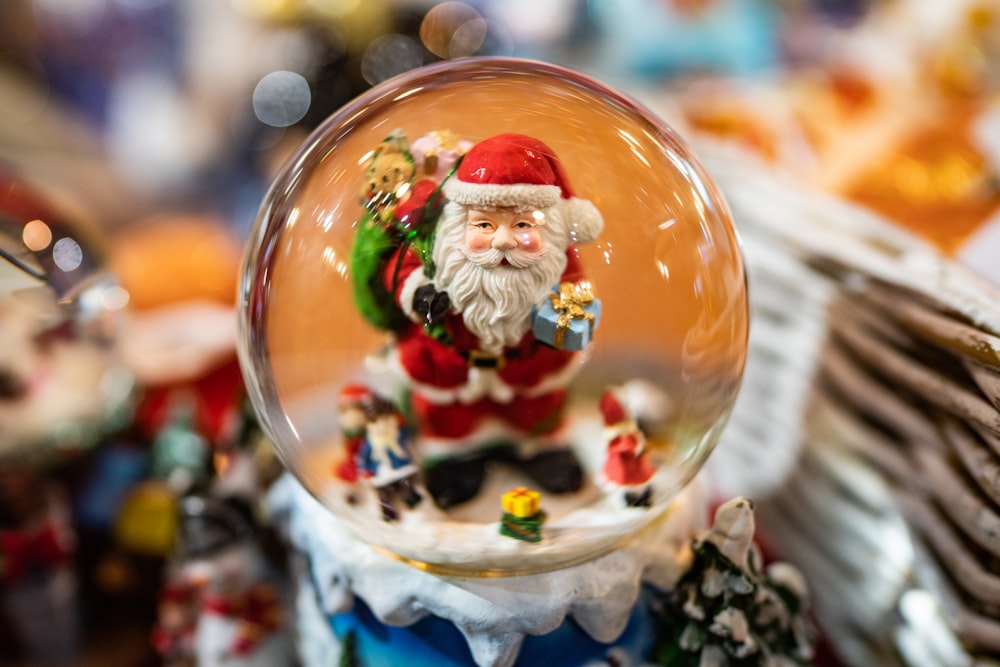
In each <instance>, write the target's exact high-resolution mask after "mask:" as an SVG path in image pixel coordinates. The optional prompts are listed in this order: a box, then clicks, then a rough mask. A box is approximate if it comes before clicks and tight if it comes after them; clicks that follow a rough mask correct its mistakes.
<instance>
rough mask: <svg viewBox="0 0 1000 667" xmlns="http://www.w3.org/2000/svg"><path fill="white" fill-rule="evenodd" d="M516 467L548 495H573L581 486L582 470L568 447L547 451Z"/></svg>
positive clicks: (524, 460) (518, 463) (520, 461)
mask: <svg viewBox="0 0 1000 667" xmlns="http://www.w3.org/2000/svg"><path fill="white" fill-rule="evenodd" d="M517 467H519V468H520V469H521V470H523V471H524V472H525V473H526V474H527V475H528V476H529V477H531V479H533V480H534V481H535V482H536V483H537V484H538V486H540V487H541V488H542V490H543V491H548V492H549V493H556V494H559V493H573V492H574V491H579V490H580V487H582V486H583V468H582V467H581V466H580V462H579V461H578V460H577V459H576V455H575V454H573V451H572V450H571V449H569V448H568V447H566V448H562V447H560V448H559V449H547V450H544V451H542V452H541V453H539V454H536V455H535V456H532V457H531V458H527V459H521V460H519V461H518V462H517Z"/></svg>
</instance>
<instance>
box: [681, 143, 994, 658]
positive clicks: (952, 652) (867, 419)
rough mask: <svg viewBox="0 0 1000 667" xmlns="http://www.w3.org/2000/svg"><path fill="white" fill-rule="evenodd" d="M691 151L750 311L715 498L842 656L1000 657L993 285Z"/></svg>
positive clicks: (820, 203) (764, 172)
mask: <svg viewBox="0 0 1000 667" xmlns="http://www.w3.org/2000/svg"><path fill="white" fill-rule="evenodd" d="M697 152H698V153H699V155H700V156H701V157H702V159H703V161H704V162H705V164H706V167H707V168H708V170H709V172H710V173H712V174H713V176H714V177H715V179H716V180H717V182H718V183H719V185H720V186H721V188H722V190H723V192H724V193H725V194H726V197H727V199H728V201H729V204H730V206H731V208H732V210H733V215H734V219H735V220H736V224H737V227H738V229H739V231H740V233H741V234H742V235H743V237H744V239H745V253H746V258H747V265H748V272H749V276H750V290H751V291H750V295H751V308H752V317H753V320H752V327H751V345H750V360H749V363H748V368H747V375H746V379H745V381H744V385H743V389H742V391H741V394H740V397H739V400H738V401H737V405H736V408H735V410H734V414H733V416H732V418H731V421H730V426H729V427H728V429H727V431H726V434H725V435H724V437H723V442H722V443H721V444H720V446H719V448H718V450H717V451H716V453H715V454H714V455H713V457H712V459H711V460H710V464H709V465H710V472H711V473H712V474H713V475H714V477H715V479H716V481H717V482H718V484H719V488H720V493H722V494H736V493H739V494H744V495H747V496H749V497H752V498H755V499H756V500H757V506H758V509H759V517H760V524H761V526H762V533H763V539H764V542H765V544H768V545H769V547H770V548H771V550H772V551H774V552H775V553H776V555H779V556H780V557H782V558H785V559H788V560H790V561H792V562H794V563H795V564H797V565H798V566H799V567H800V568H802V570H803V571H804V572H805V574H806V575H807V577H808V578H809V580H810V584H811V587H812V590H813V594H814V597H815V606H816V609H817V615H818V621H819V623H820V625H821V626H822V628H823V630H824V632H825V633H826V634H827V635H828V636H829V637H830V640H831V642H832V643H833V644H834V646H835V647H836V649H837V651H838V653H840V656H841V657H842V659H843V660H844V661H845V662H847V663H849V664H851V665H858V666H865V667H868V666H871V665H948V666H950V665H955V666H956V667H957V666H959V665H970V664H974V663H975V664H1000V663H996V662H992V661H995V660H996V659H997V656H998V655H1000V291H998V290H997V289H996V288H995V287H993V286H992V285H990V284H987V283H985V282H983V281H982V280H980V279H979V278H977V277H976V276H974V275H972V274H971V273H970V272H968V271H967V270H965V269H964V268H963V267H961V266H958V265H957V264H955V263H954V262H952V261H950V260H948V259H947V258H945V257H943V256H941V255H940V254H939V253H938V252H937V251H936V250H935V249H934V248H932V247H931V246H929V245H927V244H925V243H923V242H921V241H920V240H918V239H916V238H914V237H912V236H911V235H909V234H908V233H907V232H905V231H902V230H900V229H899V228H897V227H895V226H893V225H891V224H889V223H887V222H886V221H885V220H882V219H880V218H878V217H877V216H875V215H873V214H872V213H870V212H867V211H865V210H862V209H860V208H858V207H855V206H852V205H850V204H848V203H846V202H844V201H841V200H838V199H836V198H834V197H831V196H827V195H823V194H820V193H817V192H815V191H810V189H809V188H807V187H806V186H804V185H803V184H802V183H799V182H797V181H796V180H795V179H794V178H792V177H791V176H789V175H785V174H779V173H776V172H775V171H774V170H772V169H769V168H768V167H767V166H766V165H762V164H760V163H757V162H755V161H754V159H753V158H752V157H749V156H746V155H743V154H741V153H739V152H737V151H736V149H734V148H732V147H730V146H723V145H717V144H714V143H703V144H699V145H698V146H697ZM998 261H1000V257H998ZM976 660H978V661H979V662H976Z"/></svg>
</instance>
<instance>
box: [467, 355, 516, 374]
mask: <svg viewBox="0 0 1000 667" xmlns="http://www.w3.org/2000/svg"><path fill="white" fill-rule="evenodd" d="M506 363H507V359H506V358H504V356H503V355H502V354H500V355H493V354H487V353H485V352H483V351H482V350H471V351H470V352H469V368H493V369H495V370H498V371H500V370H503V367H504V364H506Z"/></svg>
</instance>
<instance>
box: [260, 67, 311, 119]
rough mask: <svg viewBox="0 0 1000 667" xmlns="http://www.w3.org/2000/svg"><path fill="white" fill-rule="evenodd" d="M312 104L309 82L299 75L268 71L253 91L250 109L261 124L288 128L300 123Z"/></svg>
mask: <svg viewBox="0 0 1000 667" xmlns="http://www.w3.org/2000/svg"><path fill="white" fill-rule="evenodd" d="M311 103H312V93H311V92H310V91H309V82H308V81H306V79H305V77H304V76H302V75H301V74H297V73H295V72H288V71H280V72H271V73H270V74H268V75H267V76H265V77H264V78H263V79H261V80H260V82H259V83H258V84H257V87H256V88H254V91H253V110H254V113H255V114H256V115H257V118H258V119H260V122H262V123H264V124H266V125H271V126H273V127H288V126H289V125H294V124H295V123H297V122H299V121H300V120H302V117H303V116H305V115H306V112H307V111H309V105H310V104H311Z"/></svg>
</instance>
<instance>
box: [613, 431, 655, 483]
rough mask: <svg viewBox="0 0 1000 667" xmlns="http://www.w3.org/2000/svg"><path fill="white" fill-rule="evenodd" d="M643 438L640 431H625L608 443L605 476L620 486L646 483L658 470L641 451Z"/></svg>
mask: <svg viewBox="0 0 1000 667" xmlns="http://www.w3.org/2000/svg"><path fill="white" fill-rule="evenodd" d="M641 448H642V439H641V437H640V435H639V434H638V433H625V434H623V435H619V436H616V437H614V438H612V440H611V442H609V443H608V456H607V459H605V461H604V477H605V478H606V479H607V480H608V481H609V482H613V483H615V484H618V485H620V486H636V485H639V484H645V483H646V482H648V481H649V478H650V477H652V476H653V474H654V473H655V472H656V470H655V469H654V468H653V466H652V464H651V463H650V462H649V460H648V458H647V457H646V456H644V455H643V454H644V452H641V451H640V449H641Z"/></svg>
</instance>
